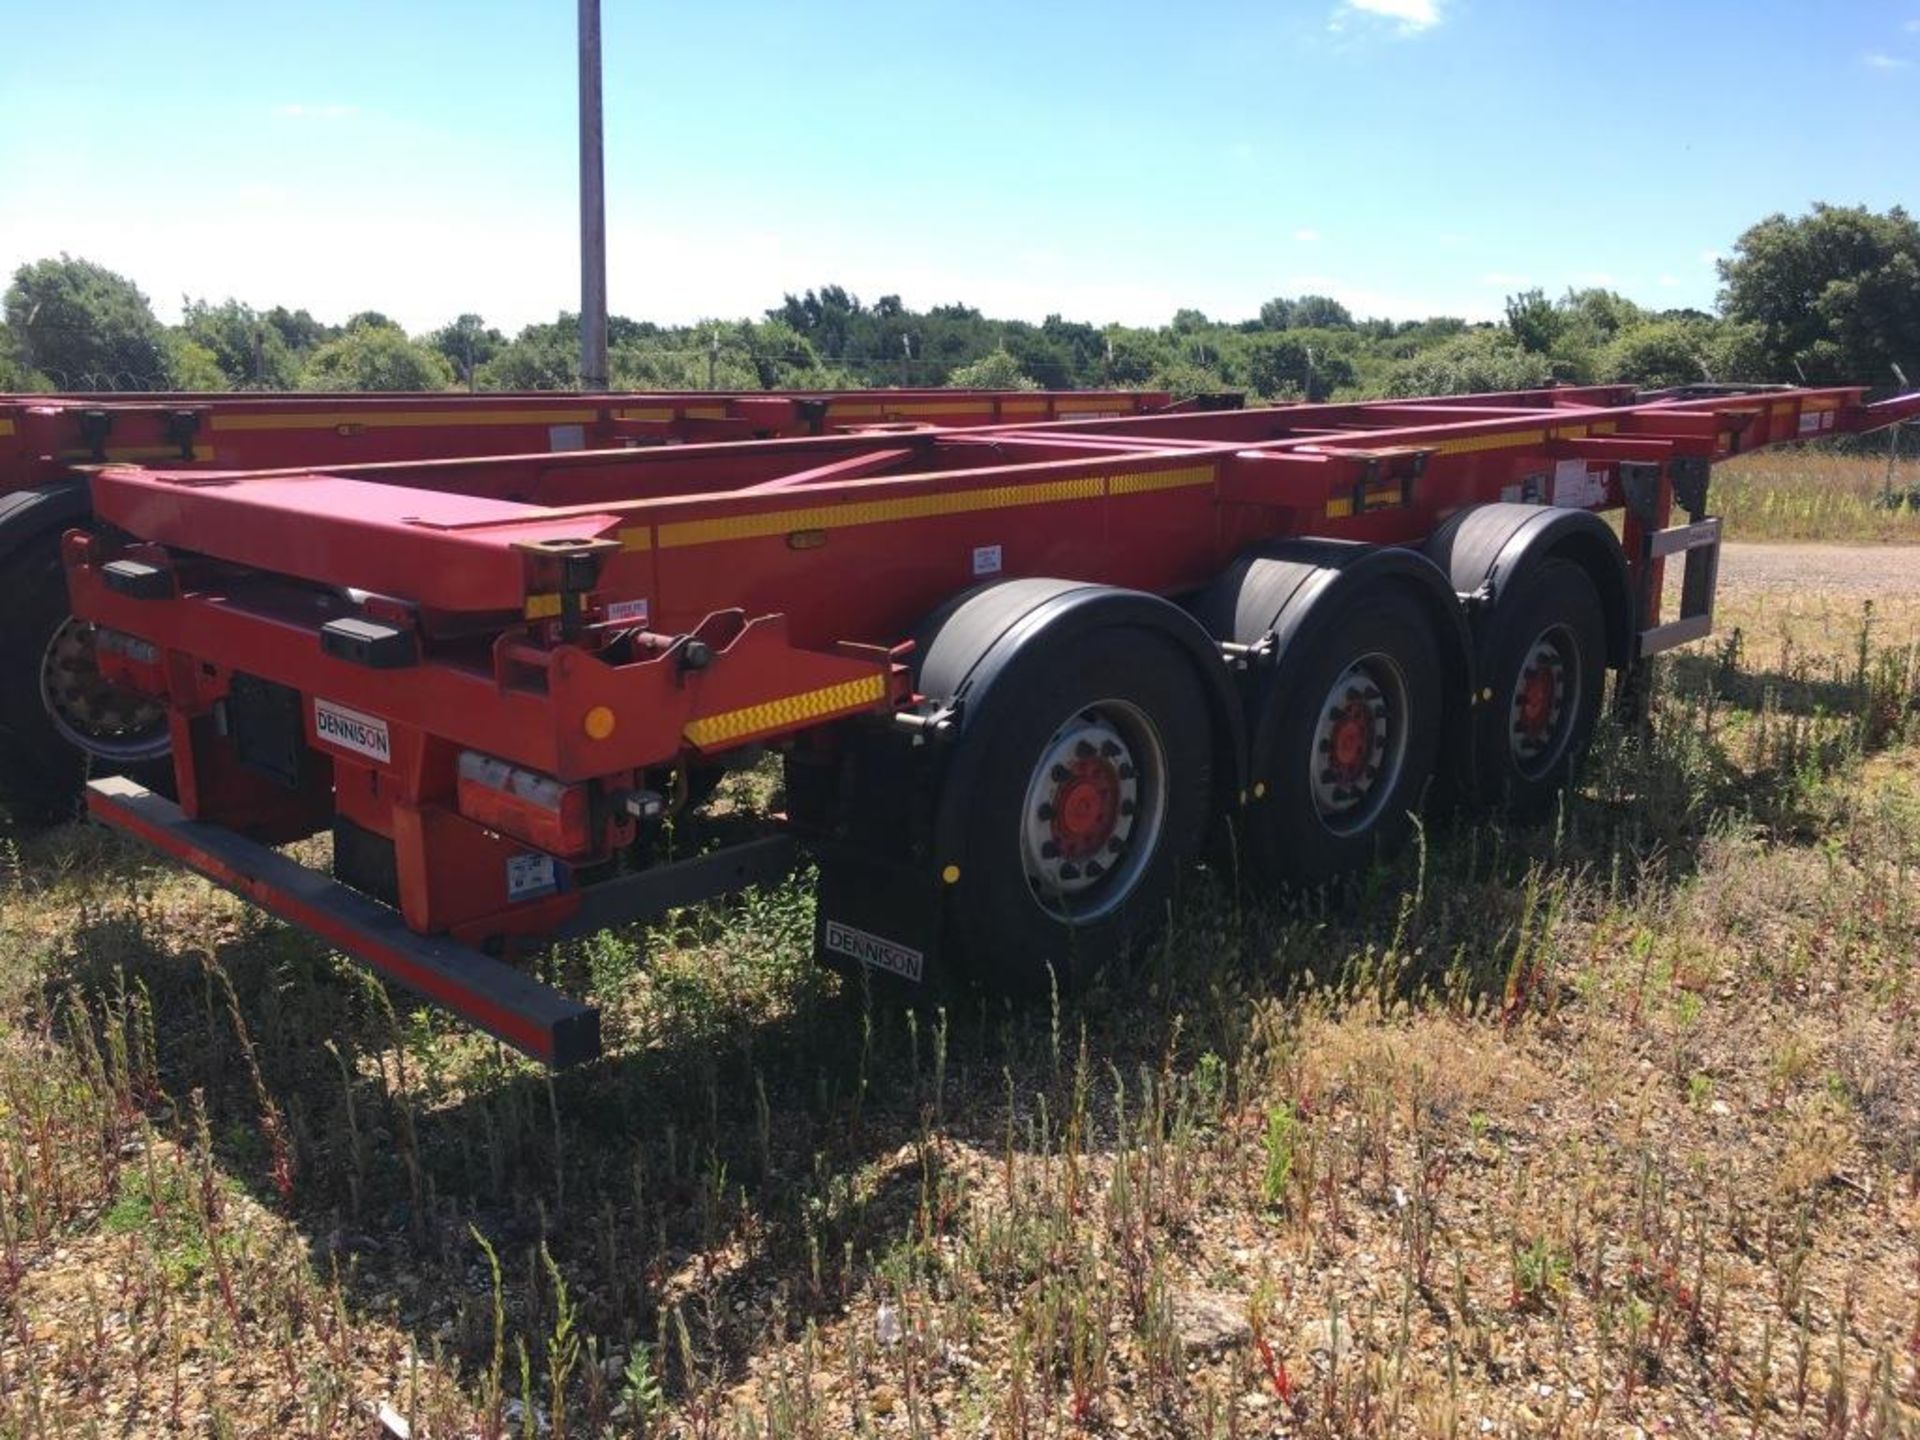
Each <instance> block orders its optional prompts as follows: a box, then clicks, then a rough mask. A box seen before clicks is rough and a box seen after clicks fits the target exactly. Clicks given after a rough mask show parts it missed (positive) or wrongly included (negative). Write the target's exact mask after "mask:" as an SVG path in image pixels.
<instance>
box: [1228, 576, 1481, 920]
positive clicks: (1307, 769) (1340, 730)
mask: <svg viewBox="0 0 1920 1440" xmlns="http://www.w3.org/2000/svg"><path fill="white" fill-rule="evenodd" d="M1309 623H1310V624H1311V625H1312V626H1313V628H1312V629H1311V630H1309V631H1308V632H1307V633H1306V634H1303V635H1302V636H1300V637H1299V639H1298V640H1296V641H1295V642H1294V643H1296V644H1303V645H1305V646H1306V647H1307V648H1306V649H1305V650H1304V651H1303V652H1302V654H1301V657H1300V661H1299V664H1298V665H1297V666H1294V667H1290V679H1289V682H1288V683H1287V684H1286V685H1285V686H1284V687H1283V688H1278V689H1276V690H1275V691H1274V692H1273V693H1272V694H1271V695H1270V696H1269V697H1268V698H1267V701H1266V703H1267V704H1268V705H1269V706H1271V707H1274V710H1273V713H1272V714H1271V715H1269V716H1267V717H1263V718H1264V719H1265V720H1266V724H1265V725H1264V726H1263V729H1262V738H1261V739H1260V740H1259V741H1256V753H1255V755H1254V765H1253V776H1254V778H1255V781H1256V783H1257V785H1259V786H1260V787H1261V789H1262V790H1263V791H1264V793H1261V792H1260V791H1259V790H1257V791H1256V799H1255V802H1254V803H1253V804H1252V805H1250V806H1248V807H1247V809H1246V810H1245V811H1244V812H1243V813H1244V816H1245V820H1244V824H1245V826H1246V840H1247V855H1248V859H1249V860H1250V861H1251V863H1252V865H1253V867H1254V870H1255V872H1256V873H1257V874H1259V875H1261V876H1262V877H1263V878H1265V879H1267V880H1269V881H1273V882H1276V883H1278V884H1279V885H1281V886H1282V887H1284V888H1288V889H1293V890H1305V889H1311V888H1314V887H1317V886H1322V885H1325V884H1328V883H1329V882H1333V881H1337V880H1340V879H1342V878H1343V877H1346V876H1348V875H1352V874H1355V873H1357V872H1359V871H1361V870H1364V869H1365V868H1366V867H1367V866H1369V865H1371V864H1372V863H1373V862H1374V861H1375V859H1376V858H1378V857H1380V856H1382V855H1385V854H1388V853H1390V852H1391V851H1393V850H1394V849H1395V848H1397V847H1398V846H1399V845H1400V844H1401V843H1403V842H1404V841H1405V839H1406V837H1407V834H1408V831H1409V830H1410V828H1411V819H1410V816H1411V814H1412V812H1413V811H1415V810H1417V809H1418V808H1419V806H1420V804H1421V801H1422V799H1423V792H1424V790H1425V788H1426V785H1427V781H1428V779H1429V777H1431V775H1432V774H1433V766H1434V758H1435V755H1436V754H1437V752H1438V749H1439V744H1440V736H1441V734H1442V731H1443V728H1444V722H1445V716H1444V714H1443V703H1442V691H1441V668H1440V662H1439V660H1438V658H1437V645H1436V641H1435V638H1434V634H1433V629H1432V627H1431V625H1430V624H1429V623H1428V621H1427V618H1426V616H1425V615H1424V614H1423V613H1422V612H1421V610H1420V607H1419V604H1418V602H1417V601H1415V599H1414V598H1413V597H1412V596H1411V595H1409V594H1407V593H1406V592H1405V591H1404V590H1402V589H1401V588H1399V587H1398V586H1395V585H1391V584H1379V583H1376V584H1373V585H1370V586H1369V587H1368V588H1367V589H1365V590H1363V591H1361V592H1360V593H1359V594H1358V595H1356V596H1354V597H1352V598H1351V599H1343V600H1341V601H1340V602H1339V604H1338V606H1337V608H1335V609H1333V610H1331V611H1329V613H1328V614H1326V615H1325V616H1323V617H1321V618H1320V619H1318V621H1313V622H1309Z"/></svg>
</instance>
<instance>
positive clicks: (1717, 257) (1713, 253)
mask: <svg viewBox="0 0 1920 1440" xmlns="http://www.w3.org/2000/svg"><path fill="white" fill-rule="evenodd" d="M1726 258H1727V257H1726V256H1724V255H1722V254H1721V253H1720V252H1719V251H1718V250H1702V251H1701V252H1700V263H1701V264H1702V265H1718V264H1719V263H1720V262H1721V261H1722V260H1724V259H1726Z"/></svg>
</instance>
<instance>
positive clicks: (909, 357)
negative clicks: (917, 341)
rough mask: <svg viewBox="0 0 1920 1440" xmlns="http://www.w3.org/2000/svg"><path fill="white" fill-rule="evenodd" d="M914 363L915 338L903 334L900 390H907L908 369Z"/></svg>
mask: <svg viewBox="0 0 1920 1440" xmlns="http://www.w3.org/2000/svg"><path fill="white" fill-rule="evenodd" d="M912 363H913V337H912V336H911V335H907V334H904V333H903V334H902V335H901V336H900V388H901V389H902V390H904V389H906V388H907V368H908V367H909V366H910V365H911V364H912Z"/></svg>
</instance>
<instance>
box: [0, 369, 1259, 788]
mask: <svg viewBox="0 0 1920 1440" xmlns="http://www.w3.org/2000/svg"><path fill="white" fill-rule="evenodd" d="M1236 403H1238V397H1237V396H1232V395H1226V396H1215V397H1207V398H1205V399H1202V400H1195V401H1187V402H1180V403H1179V404H1176V403H1175V402H1174V401H1172V399H1171V398H1170V397H1169V396H1168V395H1166V394H1165V393H1163V392H1156V391H1130V390H1110V391H1040V390H1035V391H994V390H859V391H792V392H773V393H762V392H742V393H728V392H719V393H716V392H707V391H678V392H668V393H657V394H655V393H634V394H611V395H578V394H558V393H552V392H532V393H518V394H487V395H459V394H447V393H444V392H432V393H420V394H401V395H390V394H382V395H370V394H360V393H353V394H304V393H303V394H295V395H288V394H270V393H238V394H198V393H191V394H157V395H156V394H86V395H13V396H0V804H5V805H7V807H8V808H9V809H11V810H12V811H14V812H15V813H16V814H22V813H24V814H26V815H29V816H32V815H46V816H57V815H60V814H69V815H70V814H72V813H74V810H75V808H76V806H77V801H78V794H79V788H80V783H81V780H82V779H83V777H84V774H85V773H86V771H87V770H89V769H91V770H93V771H94V772H95V773H104V772H108V771H116V770H131V771H133V772H134V773H138V774H141V775H144V776H146V777H147V778H149V779H157V778H158V777H159V776H160V775H162V774H163V773H164V769H165V756H166V750H167V745H168V740H167V736H166V727H165V719H164V716H163V715H162V714H161V713H160V711H159V710H158V709H157V708H156V707H154V706H152V705H150V704H146V703H144V702H142V700H141V699H140V697H139V696H136V695H128V694H126V693H124V692H122V691H120V690H118V689H116V688H115V687H113V686H111V685H108V684H105V683H103V680H102V677H101V675H100V671H99V668H98V666H97V665H96V664H95V659H94V654H93V642H92V632H91V630H90V628H89V627H87V626H85V625H80V624H73V623H71V622H70V621H69V617H68V615H67V609H66V603H65V593H66V591H65V582H64V579H63V578H62V576H61V574H60V562H59V537H60V534H61V532H63V531H64V530H66V529H67V528H68V527H70V526H72V525H74V524H77V523H82V522H84V521H85V520H86V518H87V516H88V514H89V513H90V512H89V502H88V499H87V492H86V477H87V474H88V473H89V472H90V471H91V470H92V469H94V468H96V467H98V466H101V465H108V464H135V465H144V466H155V467H162V468H166V469H169V470H205V469H229V470H261V469H274V468H279V467H283V466H291V465H301V466H310V467H327V466H338V465H358V464H366V463H369V462H396V461H405V460H431V459H439V458H447V457H454V456H473V455H487V454H495V455H498V454H526V453H538V452H559V451H576V450H582V449H617V448H633V447H644V446H656V445H680V444H688V443H693V442H701V441H707V442H711V441H714V440H740V439H752V438H762V439H764V438H771V437H776V436H798V435H821V434H832V433H838V432H842V431H849V430H862V429H889V428H900V427H906V428H924V427H927V426H930V425H940V426H944V427H949V428H952V427H967V426H980V425H993V424H1006V423H1023V422H1033V421H1046V420H1079V419H1085V418H1090V417H1109V416H1128V415H1139V414H1148V413H1158V412H1164V411H1167V410H1170V409H1181V408H1187V407H1190V406H1206V405H1227V404H1236ZM502 498H506V496H505V492H502Z"/></svg>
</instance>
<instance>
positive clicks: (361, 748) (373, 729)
mask: <svg viewBox="0 0 1920 1440" xmlns="http://www.w3.org/2000/svg"><path fill="white" fill-rule="evenodd" d="M313 733H314V734H315V735H318V736H319V737H320V738H321V739H322V740H324V741H326V742H327V743H328V744H329V745H337V746H338V747H339V748H340V749H342V750H351V751H353V753H354V754H356V755H364V756H366V757H367V758H368V759H369V760H378V761H379V762H380V763H381V764H383V765H385V764H387V763H389V762H391V761H392V759H393V742H392V740H391V739H390V738H389V737H388V735H387V722H386V721H384V720H382V719H380V718H379V717H377V716H374V715H362V714H361V713H360V712H359V711H358V710H349V709H348V708H347V707H346V706H344V705H336V704H334V703H333V702H332V701H331V700H322V699H321V698H320V697H319V696H317V695H316V696H314V699H313Z"/></svg>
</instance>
